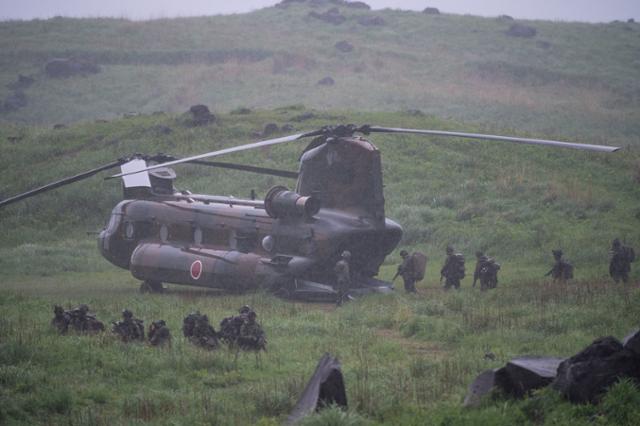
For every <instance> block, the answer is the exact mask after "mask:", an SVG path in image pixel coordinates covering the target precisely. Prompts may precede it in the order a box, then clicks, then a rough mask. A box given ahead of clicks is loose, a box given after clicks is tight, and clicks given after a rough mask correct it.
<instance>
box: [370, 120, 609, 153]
mask: <svg viewBox="0 0 640 426" xmlns="http://www.w3.org/2000/svg"><path fill="white" fill-rule="evenodd" d="M361 131H362V132H363V133H365V134H367V133H369V132H370V133H414V134H419V135H432V136H450V137H458V138H469V139H485V140H492V141H502V142H514V143H521V144H529V145H548V146H555V147H559V148H571V149H580V150H585V151H598V152H615V151H618V150H619V149H620V148H619V147H616V146H607V145H590V144H584V143H572V142H560V141H554V140H547V139H530V138H516V137H512V136H496V135H484V134H480V133H463V132H447V131H442V130H420V129H402V128H397V127H377V126H363V127H362V128H361Z"/></svg>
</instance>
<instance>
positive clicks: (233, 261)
mask: <svg viewBox="0 0 640 426" xmlns="http://www.w3.org/2000/svg"><path fill="white" fill-rule="evenodd" d="M260 260H261V258H260V256H257V255H255V254H251V253H240V252H238V251H223V250H212V249H204V248H199V249H195V248H185V247H177V246H173V245H169V244H158V243H142V244H140V245H139V246H138V247H137V248H136V249H135V251H134V252H133V254H132V255H131V263H130V267H129V268H130V270H131V274H133V276H134V277H136V278H138V279H140V280H151V281H160V282H167V283H176V284H185V283H189V285H193V286H198V287H210V288H220V289H225V290H227V291H230V292H241V291H246V290H250V289H255V288H258V287H259V286H260V285H261V284H265V282H266V283H267V284H268V283H269V281H270V278H275V277H273V276H272V277H270V276H269V275H273V274H268V272H267V268H266V267H265V265H263V264H262V262H261V261H260Z"/></svg>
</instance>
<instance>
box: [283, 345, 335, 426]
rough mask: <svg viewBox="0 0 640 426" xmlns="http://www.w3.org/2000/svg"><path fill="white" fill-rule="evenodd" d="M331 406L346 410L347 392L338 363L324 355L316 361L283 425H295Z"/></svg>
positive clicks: (329, 356)
mask: <svg viewBox="0 0 640 426" xmlns="http://www.w3.org/2000/svg"><path fill="white" fill-rule="evenodd" d="M332 405H337V406H339V407H343V408H347V407H348V405H347V392H346V389H345V385H344V378H343V376H342V370H341V368H340V361H338V359H337V358H334V357H332V356H331V355H329V354H328V353H326V354H324V355H323V356H322V358H320V361H318V365H317V366H316V370H315V371H314V373H313V375H312V376H311V378H310V379H309V382H308V383H307V386H306V387H305V388H304V391H303V392H302V395H300V399H298V402H297V403H296V405H295V407H293V410H292V411H291V414H289V417H288V418H287V421H286V423H285V424H288V425H291V424H296V423H298V422H299V421H300V420H302V419H303V418H305V417H306V416H308V415H310V414H313V413H315V412H316V411H318V410H321V409H323V408H326V407H330V406H332Z"/></svg>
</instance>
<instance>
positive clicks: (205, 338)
mask: <svg viewBox="0 0 640 426" xmlns="http://www.w3.org/2000/svg"><path fill="white" fill-rule="evenodd" d="M53 313H54V317H53V319H52V320H51V325H52V327H53V328H54V329H56V330H57V331H58V333H60V334H67V333H68V332H69V331H74V332H76V333H80V334H95V333H98V332H103V331H104V330H105V327H104V324H103V323H102V322H101V321H99V320H98V319H97V318H96V316H95V315H94V314H92V313H90V312H89V307H88V306H87V305H85V304H82V305H80V306H78V307H77V308H74V309H71V310H68V311H65V310H64V309H63V308H62V307H61V306H58V305H56V306H55V307H54V308H53ZM256 318H257V315H256V313H255V311H254V310H253V309H251V307H249V306H247V305H245V306H243V307H242V308H240V311H239V315H235V316H231V317H227V318H225V319H223V320H222V321H221V322H220V332H216V331H215V329H214V328H213V327H212V326H211V325H210V324H209V318H208V317H207V315H203V314H200V312H192V313H190V314H189V315H187V316H186V317H185V318H184V320H183V323H182V333H183V334H184V336H185V337H186V338H187V340H188V341H189V342H191V343H192V344H194V345H196V346H199V347H201V348H204V349H207V350H214V349H217V348H218V347H219V346H220V342H221V341H222V342H223V343H225V344H227V345H228V346H229V347H230V348H233V349H237V350H245V351H256V352H258V351H261V350H264V351H266V349H267V339H266V336H265V333H264V330H263V329H262V327H261V326H260V324H258V322H257V321H256ZM112 324H113V325H112V328H111V332H112V333H113V334H114V335H115V336H118V337H119V338H120V340H122V341H123V342H125V343H129V342H144V341H145V329H144V321H143V320H141V319H138V318H135V317H134V316H133V312H131V311H130V310H129V309H125V310H123V311H122V319H121V320H119V321H114V322H113V323H112ZM146 337H147V340H148V342H149V344H150V345H152V346H164V345H169V346H170V345H171V332H170V331H169V328H168V327H167V324H166V322H165V321H164V320H158V321H153V322H152V323H151V325H150V326H149V329H148V330H147V336H146Z"/></svg>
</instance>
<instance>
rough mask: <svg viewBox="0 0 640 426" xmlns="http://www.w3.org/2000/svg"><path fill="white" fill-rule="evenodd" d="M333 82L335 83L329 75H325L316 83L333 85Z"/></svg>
mask: <svg viewBox="0 0 640 426" xmlns="http://www.w3.org/2000/svg"><path fill="white" fill-rule="evenodd" d="M334 84H336V82H335V80H334V79H333V78H331V77H325V78H323V79H321V80H319V81H318V85H320V86H333V85H334Z"/></svg>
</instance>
